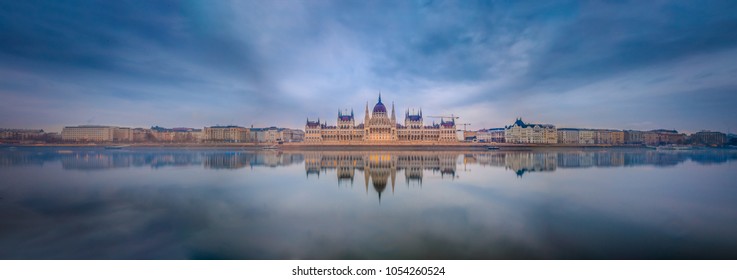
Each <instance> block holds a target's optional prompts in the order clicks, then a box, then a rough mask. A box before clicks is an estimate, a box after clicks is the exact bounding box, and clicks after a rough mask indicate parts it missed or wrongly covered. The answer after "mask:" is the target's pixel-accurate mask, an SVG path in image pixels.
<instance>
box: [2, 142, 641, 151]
mask: <svg viewBox="0 0 737 280" xmlns="http://www.w3.org/2000/svg"><path fill="white" fill-rule="evenodd" d="M0 145H1V146H13V147H86V148H94V147H99V148H103V147H109V146H118V147H125V148H136V147H141V148H216V149H230V148H232V149H244V150H261V149H267V148H271V149H274V148H275V149H278V150H435V151H442V150H488V148H489V147H497V148H499V149H501V150H529V149H541V148H576V149H581V148H646V147H645V146H642V145H605V144H587V145H573V144H510V143H468V142H459V143H420V144H417V143H350V144H337V143H336V144H314V143H284V144H273V143H129V144H124V143H33V144H30V143H25V144H22V143H12V144H11V143H0Z"/></svg>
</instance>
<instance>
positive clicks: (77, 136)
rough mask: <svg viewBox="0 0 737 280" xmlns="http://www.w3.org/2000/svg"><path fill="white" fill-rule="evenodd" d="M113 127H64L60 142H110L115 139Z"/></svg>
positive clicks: (114, 128)
mask: <svg viewBox="0 0 737 280" xmlns="http://www.w3.org/2000/svg"><path fill="white" fill-rule="evenodd" d="M116 129H117V127H115V126H102V125H80V126H66V127H64V129H62V131H61V140H62V141H89V142H110V141H113V139H115V131H116Z"/></svg>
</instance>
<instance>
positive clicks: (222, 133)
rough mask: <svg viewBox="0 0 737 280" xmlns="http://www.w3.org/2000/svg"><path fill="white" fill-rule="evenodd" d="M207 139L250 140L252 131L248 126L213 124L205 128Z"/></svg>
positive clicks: (235, 141) (217, 140)
mask: <svg viewBox="0 0 737 280" xmlns="http://www.w3.org/2000/svg"><path fill="white" fill-rule="evenodd" d="M204 137H205V141H209V142H233V143H240V142H249V140H250V132H249V129H248V128H245V127H240V126H235V125H228V126H211V127H205V129H204Z"/></svg>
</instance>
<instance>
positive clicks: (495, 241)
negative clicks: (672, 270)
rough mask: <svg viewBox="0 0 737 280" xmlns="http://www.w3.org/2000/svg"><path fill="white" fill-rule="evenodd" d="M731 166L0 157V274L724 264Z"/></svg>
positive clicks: (68, 153) (351, 157)
mask: <svg viewBox="0 0 737 280" xmlns="http://www.w3.org/2000/svg"><path fill="white" fill-rule="evenodd" d="M736 159H737V151H733V150H700V151H655V150H628V149H551V150H532V151H478V152H476V151H467V152H439V151H303V152H300V151H243V150H237V151H236V150H224V149H192V150H190V149H166V148H165V149H155V148H132V149H128V150H104V149H101V148H18V149H17V150H10V149H7V148H2V147H0V178H2V180H0V259H69V258H71V259H106V258H111V259H188V258H191V259H209V258H221V259H569V258H573V259H632V258H636V259H637V258H647V259H658V258H665V259H671V258H675V259H683V258H686V259H688V258H707V259H709V258H711V259H734V258H737V239H735V238H734V236H735V235H737V224H735V223H734V220H737V204H735V203H734V202H735V201H737V188H736V185H735V180H734V179H735V178H734V174H737V170H735V169H736V168H737V165H735V164H733V163H734V161H735V160H736ZM660 166H666V167H668V168H652V167H660ZM597 167H598V168H597ZM606 167H613V168H606ZM336 185H337V187H336ZM348 185H358V186H360V187H357V188H348V187H344V186H348ZM377 197H378V198H379V199H380V202H381V203H380V204H379V203H376V202H377V201H376V198H377ZM389 198H390V199H389Z"/></svg>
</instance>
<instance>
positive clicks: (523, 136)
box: [504, 119, 558, 144]
mask: <svg viewBox="0 0 737 280" xmlns="http://www.w3.org/2000/svg"><path fill="white" fill-rule="evenodd" d="M504 141H506V142H507V143H517V144H555V143H558V131H557V130H556V129H555V126H554V125H552V124H531V123H525V122H523V121H522V119H517V120H516V121H515V122H514V123H513V124H512V125H510V126H506V127H505V128H504Z"/></svg>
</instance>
